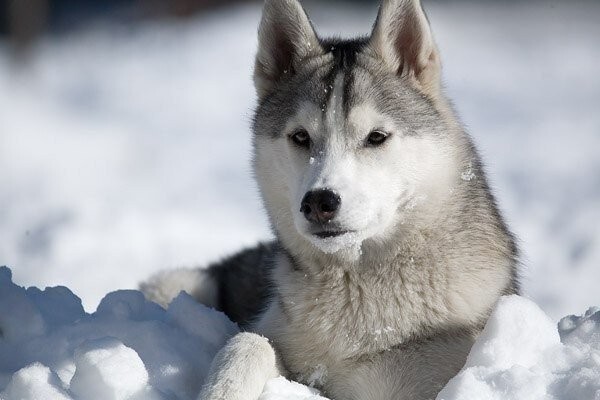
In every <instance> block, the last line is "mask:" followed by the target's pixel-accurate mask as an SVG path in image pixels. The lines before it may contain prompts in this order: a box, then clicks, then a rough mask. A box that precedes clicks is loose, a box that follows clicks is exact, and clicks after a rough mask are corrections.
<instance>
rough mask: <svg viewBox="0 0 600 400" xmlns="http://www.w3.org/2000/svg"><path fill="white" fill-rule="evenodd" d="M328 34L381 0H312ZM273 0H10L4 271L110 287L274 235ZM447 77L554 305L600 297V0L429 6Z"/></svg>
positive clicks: (3, 11) (554, 309)
mask: <svg viewBox="0 0 600 400" xmlns="http://www.w3.org/2000/svg"><path fill="white" fill-rule="evenodd" d="M304 4H305V7H306V8H307V10H308V12H309V14H310V15H311V17H312V19H313V21H314V23H315V25H316V27H317V30H318V31H319V32H320V33H322V34H324V35H331V34H339V35H342V36H349V35H355V34H366V33H368V32H369V30H370V26H371V24H372V22H373V20H374V18H375V14H376V8H377V3H376V2H375V1H366V0H365V1H352V2H350V1H318V2H317V1H312V2H310V1H306V2H304ZM260 8H261V3H260V2H257V1H243V0H239V1H225V0H170V1H166V0H103V1H96V0H10V1H7V0H2V1H1V2H0V265H8V266H10V267H11V268H12V270H13V274H14V280H15V281H16V282H17V283H19V284H21V285H35V286H40V287H45V286H48V285H50V286H53V285H65V286H68V287H69V288H71V289H72V290H73V291H74V292H75V293H76V294H78V295H79V296H81V297H82V300H83V303H84V306H85V307H86V309H87V310H88V311H93V310H94V309H95V307H96V305H97V304H98V302H99V300H100V299H101V298H102V297H103V295H104V294H106V293H107V292H108V291H111V290H116V289H121V288H135V287H136V285H137V283H138V282H139V281H140V280H142V279H144V278H146V277H148V276H149V275H150V274H152V273H154V272H156V271H158V270H160V269H165V268H173V267H180V266H202V265H206V263H208V262H209V261H211V260H216V259H218V258H220V257H223V256H225V255H227V254H229V253H231V252H233V251H236V250H238V249H240V248H241V247H244V246H250V245H252V244H254V243H255V242H256V241H258V240H266V239H269V238H270V237H271V234H270V232H269V228H268V225H267V221H266V218H265V215H264V212H263V210H262V208H261V205H260V201H259V199H258V195H257V190H256V187H255V185H254V182H253V180H252V176H251V171H250V168H249V160H250V151H251V150H250V140H251V135H250V130H249V123H250V119H251V116H252V110H253V107H254V104H255V97H254V91H253V88H252V83H251V73H252V71H251V68H252V66H253V57H254V52H255V47H256V38H255V36H256V29H257V24H258V21H259V18H260ZM425 8H426V10H427V12H428V15H429V17H430V21H431V23H432V26H433V31H434V34H435V36H436V39H437V42H438V45H439V47H440V51H441V54H442V61H443V65H444V81H445V85H446V89H447V92H448V94H449V95H450V96H451V97H452V98H453V99H454V103H455V105H456V108H457V110H458V111H459V113H460V115H461V116H462V118H463V120H464V122H465V124H466V126H467V128H468V130H469V132H470V133H471V134H472V135H473V136H474V138H475V141H476V143H477V144H478V145H479V148H480V150H481V152H482V153H483V158H484V160H485V161H486V164H487V171H488V174H489V177H490V180H491V183H492V186H493V187H494V190H495V193H496V195H497V197H498V200H499V203H500V206H501V208H502V210H503V212H504V214H505V216H506V217H507V219H508V222H509V224H510V226H511V227H512V229H513V231H514V232H515V233H516V235H517V236H518V238H519V240H520V244H521V248H522V250H523V262H524V265H525V271H524V274H523V284H524V288H525V294H526V295H527V296H528V297H530V298H532V299H534V300H535V301H537V302H538V304H540V306H541V307H542V308H544V310H546V311H547V312H548V313H549V314H550V315H551V316H552V317H553V318H555V319H558V318H559V317H561V316H563V315H566V314H569V313H582V312H584V311H585V310H586V308H587V307H588V306H591V305H600V294H599V292H598V283H599V282H600V73H599V72H598V71H599V69H598V68H599V65H600V1H597V0H596V1H567V0H565V1H562V2H559V1H553V0H540V1H458V0H457V1H441V0H440V1H427V0H425Z"/></svg>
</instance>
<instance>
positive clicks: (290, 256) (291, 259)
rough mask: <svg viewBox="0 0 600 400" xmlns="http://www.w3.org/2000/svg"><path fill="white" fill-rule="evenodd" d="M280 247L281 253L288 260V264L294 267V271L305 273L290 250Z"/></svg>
mask: <svg viewBox="0 0 600 400" xmlns="http://www.w3.org/2000/svg"><path fill="white" fill-rule="evenodd" d="M278 247H279V250H280V251H281V253H282V254H283V255H285V257H286V258H287V259H288V262H289V263H290V265H291V266H292V270H294V271H295V272H304V269H303V268H302V266H301V265H300V262H299V261H298V260H297V259H296V257H294V255H293V254H292V253H291V252H290V251H289V250H288V249H286V248H285V247H283V246H282V245H281V244H279V245H278Z"/></svg>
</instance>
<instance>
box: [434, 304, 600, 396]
mask: <svg viewBox="0 0 600 400" xmlns="http://www.w3.org/2000/svg"><path fill="white" fill-rule="evenodd" d="M481 399H487V400H512V399H514V400H522V399H527V400H536V399H540V400H541V399H544V400H568V399H569V400H570V399H581V400H583V399H587V400H600V308H590V309H589V310H588V311H587V313H586V314H585V315H584V316H581V317H576V316H569V317H565V318H563V319H562V320H561V321H560V323H559V324H558V330H557V329H556V326H555V324H554V323H553V322H552V320H551V319H550V318H549V317H548V316H547V315H546V314H544V312H543V311H542V310H541V309H540V308H539V307H538V306H537V305H536V304H534V303H533V302H531V301H529V300H526V299H524V298H522V297H519V296H509V297H503V298H502V299H500V301H499V302H498V305H497V306H496V309H495V310H494V312H493V313H492V315H491V316H490V319H489V320H488V322H487V325H486V327H485V329H484V330H483V332H482V334H481V336H480V337H479V339H478V340H477V342H476V343H475V345H474V346H473V348H472V349H471V353H470V354H469V357H468V359H467V362H466V364H465V366H464V368H463V370H462V371H461V372H460V373H459V374H458V375H457V376H456V377H454V378H453V379H452V380H451V381H450V382H449V383H448V385H446V387H445V388H444V389H443V390H442V392H441V393H440V394H439V395H438V397H437V400H481Z"/></svg>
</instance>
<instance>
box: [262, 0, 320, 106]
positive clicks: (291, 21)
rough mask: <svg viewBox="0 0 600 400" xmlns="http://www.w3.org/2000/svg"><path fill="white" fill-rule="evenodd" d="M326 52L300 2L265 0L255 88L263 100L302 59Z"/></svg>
mask: <svg viewBox="0 0 600 400" xmlns="http://www.w3.org/2000/svg"><path fill="white" fill-rule="evenodd" d="M322 53H323V50H322V48H321V45H320V44H319V39H318V38H317V34H316V33H315V30H314V29H313V27H312V25H311V23H310V21H309V19H308V16H307V15H306V13H305V12H304V9H303V8H302V6H301V5H300V3H299V2H298V1H297V0H266V2H265V6H264V8H263V14H262V20H261V22H260V27H259V29H258V53H257V55H256V64H255V66H254V86H255V87H256V93H257V94H258V98H259V99H262V98H264V97H265V96H266V95H267V94H268V93H269V92H270V91H271V90H272V89H273V87H274V86H275V85H276V84H277V82H278V81H279V80H280V79H281V78H282V77H283V76H284V75H287V74H293V73H294V71H295V67H296V66H297V65H298V63H299V62H300V61H301V60H304V59H306V58H309V57H315V56H319V55H321V54H322Z"/></svg>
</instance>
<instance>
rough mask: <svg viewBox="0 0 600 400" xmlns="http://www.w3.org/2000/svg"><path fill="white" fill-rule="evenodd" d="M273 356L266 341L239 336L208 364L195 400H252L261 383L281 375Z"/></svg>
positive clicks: (263, 384) (256, 397) (250, 336)
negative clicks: (207, 370) (206, 374)
mask: <svg viewBox="0 0 600 400" xmlns="http://www.w3.org/2000/svg"><path fill="white" fill-rule="evenodd" d="M278 364H279V363H278V361H277V355H276V354H275V350H274V349H273V347H272V346H271V345H270V344H269V341H268V339H267V338H265V337H263V336H260V335H257V334H255V333H249V332H243V333H239V334H237V335H236V336H234V337H233V338H231V339H230V340H229V342H227V344H226V345H225V347H223V348H222V349H221V350H220V351H219V353H217V355H216V357H215V359H214V360H213V362H212V365H211V368H210V373H209V377H208V380H207V382H206V384H205V385H204V388H203V389H202V392H201V393H200V395H199V397H198V400H255V399H258V397H259V396H260V394H261V393H262V391H263V388H264V386H265V383H266V382H267V381H268V380H269V379H271V378H275V377H277V376H279V375H281V371H280V368H279V367H278Z"/></svg>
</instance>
